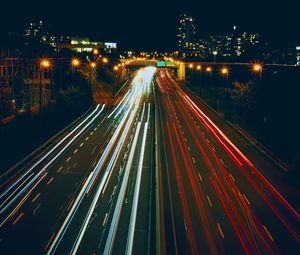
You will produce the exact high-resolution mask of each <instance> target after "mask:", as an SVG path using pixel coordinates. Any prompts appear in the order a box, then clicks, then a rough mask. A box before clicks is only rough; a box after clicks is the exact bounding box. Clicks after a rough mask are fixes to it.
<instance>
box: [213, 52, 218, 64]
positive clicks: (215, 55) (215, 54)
mask: <svg viewBox="0 0 300 255" xmlns="http://www.w3.org/2000/svg"><path fill="white" fill-rule="evenodd" d="M213 55H214V63H215V62H216V58H217V55H218V52H217V51H216V50H214V51H213Z"/></svg>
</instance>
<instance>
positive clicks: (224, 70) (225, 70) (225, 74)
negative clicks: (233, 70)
mask: <svg viewBox="0 0 300 255" xmlns="http://www.w3.org/2000/svg"><path fill="white" fill-rule="evenodd" d="M221 75H222V76H225V77H226V82H228V75H229V70H228V68H227V67H223V68H222V69H221Z"/></svg>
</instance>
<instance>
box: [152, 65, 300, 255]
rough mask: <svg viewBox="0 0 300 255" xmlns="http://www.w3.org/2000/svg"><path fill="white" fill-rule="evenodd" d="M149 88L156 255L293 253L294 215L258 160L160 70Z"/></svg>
mask: <svg viewBox="0 0 300 255" xmlns="http://www.w3.org/2000/svg"><path fill="white" fill-rule="evenodd" d="M156 84H157V86H156V87H157V90H156V95H157V96H156V104H157V113H158V120H159V121H158V130H159V131H158V136H159V138H158V140H159V141H160V145H159V149H158V150H159V152H158V153H159V155H160V158H161V160H160V164H159V168H160V171H159V176H160V189H161V191H160V199H161V201H162V202H161V203H160V204H161V205H162V206H161V210H160V217H161V222H162V223H163V227H162V228H161V229H160V235H161V236H162V237H161V239H165V246H164V247H163V246H162V252H163V253H164V252H165V253H166V254H201V253H202V254H223V253H225V254H299V253H300V246H299V242H300V238H299V229H300V220H299V219H300V218H299V214H298V212H297V211H296V210H295V209H294V208H293V206H291V204H290V203H289V202H288V201H287V200H286V199H285V198H284V197H283V196H282V195H281V193H280V192H279V191H278V190H277V188H275V187H274V186H273V185H272V184H271V183H270V182H269V180H268V179H267V178H266V177H265V176H264V174H265V172H268V169H258V168H257V166H258V165H261V162H264V161H266V160H265V159H264V158H263V156H261V155H259V154H258V153H256V155H255V156H256V158H255V161H253V162H255V163H254V164H253V163H252V161H251V160H249V158H248V157H247V156H246V155H247V152H249V151H251V150H250V149H249V150H246V151H245V152H242V151H241V150H240V149H239V148H238V147H237V146H236V145H235V143H236V140H238V138H236V137H233V136H232V137H230V138H229V137H228V136H227V135H226V134H225V133H224V132H223V131H222V130H221V129H220V128H219V127H222V129H223V128H224V123H222V122H221V120H220V119H221V118H217V117H216V116H214V118H212V117H211V115H212V113H211V110H209V109H208V107H204V106H203V103H201V102H200V100H198V99H197V98H196V97H195V96H193V95H191V94H190V93H188V92H187V91H185V90H184V89H183V88H182V87H181V85H180V84H179V83H178V82H177V81H176V80H174V78H173V77H172V76H171V75H170V73H169V72H168V71H166V70H164V69H161V70H160V71H158V72H157V75H156ZM228 126H229V125H228V124H227V126H226V130H227V129H230V127H228ZM224 129H225V128H224ZM231 129H232V128H231ZM231 132H232V131H231ZM233 138H234V140H233ZM238 143H240V141H238ZM252 147H253V146H252ZM252 150H253V148H252ZM251 153H252V151H251ZM263 171H264V172H263Z"/></svg>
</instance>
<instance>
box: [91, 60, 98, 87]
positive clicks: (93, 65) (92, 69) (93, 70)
mask: <svg viewBox="0 0 300 255" xmlns="http://www.w3.org/2000/svg"><path fill="white" fill-rule="evenodd" d="M90 67H91V71H90V74H91V75H90V84H91V85H92V84H93V72H95V69H96V67H97V64H96V62H90Z"/></svg>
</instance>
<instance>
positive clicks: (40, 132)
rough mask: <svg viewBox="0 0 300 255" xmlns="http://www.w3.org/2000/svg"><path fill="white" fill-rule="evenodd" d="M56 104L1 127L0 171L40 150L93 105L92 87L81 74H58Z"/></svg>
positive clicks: (68, 72) (19, 116) (24, 115)
mask: <svg viewBox="0 0 300 255" xmlns="http://www.w3.org/2000/svg"><path fill="white" fill-rule="evenodd" d="M55 88H56V91H55V103H52V104H49V105H47V106H45V107H44V108H43V109H42V111H41V112H37V113H35V112H27V113H22V114H17V115H16V117H15V120H13V121H12V122H10V123H9V124H7V125H2V126H0V141H1V143H0V162H1V164H0V172H3V171H5V170H6V169H7V168H9V167H10V166H12V165H13V164H14V163H16V162H18V161H19V160H21V159H22V158H23V157H25V156H26V155H28V154H29V153H30V152H32V151H33V150H34V149H35V148H37V147H39V146H40V145H41V144H43V143H44V142H45V141H47V140H48V139H49V138H50V137H51V136H53V135H54V134H56V133H57V132H58V131H59V130H61V129H63V128H64V127H66V126H67V125H68V124H70V123H71V122H72V121H74V120H75V119H76V118H77V117H78V116H80V115H81V114H82V113H84V112H85V111H87V110H88V109H89V108H90V107H91V106H92V104H93V101H92V91H91V86H90V85H89V84H88V82H87V81H86V80H85V79H84V78H83V77H82V76H81V75H80V74H79V73H75V74H74V73H72V72H70V71H67V70H60V71H57V72H56V74H55Z"/></svg>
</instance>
